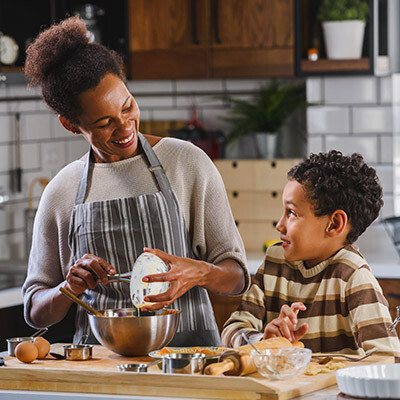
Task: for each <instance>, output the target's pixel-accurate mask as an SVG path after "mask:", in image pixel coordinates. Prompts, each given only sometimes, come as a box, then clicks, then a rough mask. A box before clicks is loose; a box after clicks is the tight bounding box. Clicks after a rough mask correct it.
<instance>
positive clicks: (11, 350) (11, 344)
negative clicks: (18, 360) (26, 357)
mask: <svg viewBox="0 0 400 400" xmlns="http://www.w3.org/2000/svg"><path fill="white" fill-rule="evenodd" d="M47 330H48V328H42V329H39V330H38V331H36V332H35V333H34V334H33V335H32V336H23V337H13V338H9V339H6V341H7V350H8V355H9V356H15V348H16V347H17V346H18V345H19V344H20V343H21V342H31V343H33V341H34V340H35V338H36V337H39V336H42V335H43V334H44V333H46V332H47Z"/></svg>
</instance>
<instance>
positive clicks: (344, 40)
mask: <svg viewBox="0 0 400 400" xmlns="http://www.w3.org/2000/svg"><path fill="white" fill-rule="evenodd" d="M368 14H369V5H368V3H367V1H366V0H322V3H321V5H320V7H319V9H318V14H317V18H318V20H319V21H321V22H322V29H323V32H324V39H325V48H326V53H327V58H329V59H356V58H361V53H362V45H363V41H364V31H365V23H366V20H367V18H368Z"/></svg>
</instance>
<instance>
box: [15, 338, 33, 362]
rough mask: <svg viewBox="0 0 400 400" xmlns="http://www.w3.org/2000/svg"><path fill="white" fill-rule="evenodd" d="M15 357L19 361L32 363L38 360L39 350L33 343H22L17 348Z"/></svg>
mask: <svg viewBox="0 0 400 400" xmlns="http://www.w3.org/2000/svg"><path fill="white" fill-rule="evenodd" d="M15 355H16V357H17V358H18V360H19V361H22V362H24V363H30V362H32V361H34V360H36V358H37V356H38V349H37V347H36V346H35V345H34V344H33V343H31V342H22V343H20V344H19V345H18V346H17V347H16V348H15Z"/></svg>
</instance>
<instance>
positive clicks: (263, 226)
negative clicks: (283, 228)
mask: <svg viewBox="0 0 400 400" xmlns="http://www.w3.org/2000/svg"><path fill="white" fill-rule="evenodd" d="M276 222H277V220H276V221H265V222H264V221H236V224H237V227H238V230H239V233H240V235H241V237H242V239H243V243H244V247H245V248H246V251H263V250H264V243H265V242H266V241H267V240H269V239H277V240H279V235H280V234H279V232H278V231H277V230H276V228H275V225H276Z"/></svg>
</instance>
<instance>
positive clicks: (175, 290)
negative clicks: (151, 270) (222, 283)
mask: <svg viewBox="0 0 400 400" xmlns="http://www.w3.org/2000/svg"><path fill="white" fill-rule="evenodd" d="M144 251H146V252H148V253H152V254H155V255H156V256H158V257H160V258H161V259H162V260H163V261H164V262H165V263H166V264H167V266H168V267H169V271H168V272H165V273H162V274H153V275H146V276H144V277H143V282H169V288H168V290H167V291H166V292H164V293H160V294H157V295H153V296H146V297H145V298H144V300H145V301H146V302H154V303H156V304H151V305H146V306H145V307H143V308H142V310H143V311H155V310H159V309H161V308H163V307H167V306H169V305H170V304H172V303H173V302H174V301H175V300H176V299H177V298H179V297H181V296H182V295H183V294H185V293H186V292H187V291H188V290H190V289H191V288H192V287H194V286H203V285H204V284H205V282H206V276H207V274H208V273H210V272H211V270H212V268H213V266H212V265H211V264H208V263H207V262H205V261H198V260H193V259H191V258H186V257H177V256H173V255H170V254H167V253H164V252H163V251H161V250H157V249H148V248H145V249H144Z"/></svg>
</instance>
